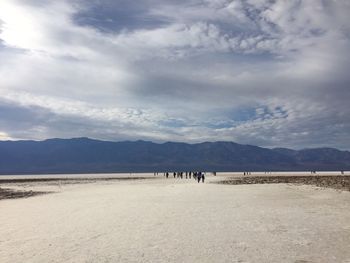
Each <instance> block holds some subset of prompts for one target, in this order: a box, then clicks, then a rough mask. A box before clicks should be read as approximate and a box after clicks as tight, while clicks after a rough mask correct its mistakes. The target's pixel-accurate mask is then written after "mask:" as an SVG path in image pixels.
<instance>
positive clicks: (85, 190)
mask: <svg viewBox="0 0 350 263" xmlns="http://www.w3.org/2000/svg"><path fill="white" fill-rule="evenodd" d="M160 177H161V176H160ZM208 179H209V181H210V180H218V179H220V177H216V178H215V179H214V178H213V177H209V178H208ZM26 187H27V188H31V189H33V190H45V191H56V193H53V194H47V195H40V196H35V197H31V198H26V199H13V200H1V201H0V262H2V263H6V262H9V263H16V262H21V263H22V262H35V263H37V262H38V263H40V262H45V263H46V262H152V263H153V262H278V263H280V262H293V263H302V262H304V263H305V262H327V263H328V262H347V263H349V262H350V192H346V191H337V190H333V189H322V188H317V187H314V186H296V185H287V184H269V185H220V184H211V183H205V184H197V183H196V182H194V181H193V180H179V179H170V178H169V179H167V180H166V179H163V178H162V177H161V178H157V179H155V180H140V181H139V180H136V181H135V180H133V181H98V182H93V183H84V184H63V185H61V184H47V185H46V184H44V183H43V184H39V185H37V186H35V185H34V186H33V185H27V186H26Z"/></svg>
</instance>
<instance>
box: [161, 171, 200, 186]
mask: <svg viewBox="0 0 350 263" xmlns="http://www.w3.org/2000/svg"><path fill="white" fill-rule="evenodd" d="M172 175H173V176H174V178H179V179H192V178H193V179H194V180H197V182H198V183H200V182H201V181H202V183H204V181H205V173H204V172H173V173H172ZM164 176H165V177H166V178H169V176H171V173H169V172H166V173H164Z"/></svg>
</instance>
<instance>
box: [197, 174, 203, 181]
mask: <svg viewBox="0 0 350 263" xmlns="http://www.w3.org/2000/svg"><path fill="white" fill-rule="evenodd" d="M201 178H202V172H198V174H197V182H198V183H199V182H200V181H201Z"/></svg>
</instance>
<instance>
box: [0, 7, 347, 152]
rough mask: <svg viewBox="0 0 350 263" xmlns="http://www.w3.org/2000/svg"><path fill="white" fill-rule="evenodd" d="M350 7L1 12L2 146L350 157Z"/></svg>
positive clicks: (6, 9) (32, 9)
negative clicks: (112, 144) (180, 147)
mask: <svg viewBox="0 0 350 263" xmlns="http://www.w3.org/2000/svg"><path fill="white" fill-rule="evenodd" d="M349 14H350V2H349V1H348V0H312V1H310V0H288V1H287V0H276V1H274V0H137V1H129V0H60V1H54V0H1V1H0V140H22V139H31V140H43V139H48V138H72V137H90V138H95V139H101V140H111V141H123V140H149V141H154V142H165V141H181V142H189V143H197V142H203V141H234V142H237V143H242V144H253V145H258V146H263V147H289V148H293V149H301V148H311V147H335V148H339V149H348V150H349V149H350V106H349V105H350V103H349V101H350V71H349V69H350V19H349Z"/></svg>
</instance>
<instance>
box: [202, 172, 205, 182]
mask: <svg viewBox="0 0 350 263" xmlns="http://www.w3.org/2000/svg"><path fill="white" fill-rule="evenodd" d="M204 180H205V173H202V183H204Z"/></svg>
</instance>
